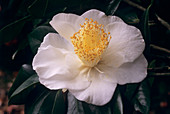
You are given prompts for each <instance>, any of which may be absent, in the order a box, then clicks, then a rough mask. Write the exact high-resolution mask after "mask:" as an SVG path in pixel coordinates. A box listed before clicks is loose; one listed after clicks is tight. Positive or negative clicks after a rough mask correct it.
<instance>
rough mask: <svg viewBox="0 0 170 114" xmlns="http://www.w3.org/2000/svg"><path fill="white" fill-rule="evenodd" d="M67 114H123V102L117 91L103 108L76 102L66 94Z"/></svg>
mask: <svg viewBox="0 0 170 114" xmlns="http://www.w3.org/2000/svg"><path fill="white" fill-rule="evenodd" d="M67 113H69V114H94V113H96V114H123V102H122V98H121V94H120V91H119V89H118V88H117V90H116V91H115V93H114V96H113V98H112V100H111V101H110V102H109V103H108V104H106V105H104V106H96V105H92V104H88V103H85V102H82V101H79V100H77V99H76V98H75V97H74V96H73V95H72V94H71V93H68V112H67Z"/></svg>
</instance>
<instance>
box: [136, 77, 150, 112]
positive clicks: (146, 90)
mask: <svg viewBox="0 0 170 114" xmlns="http://www.w3.org/2000/svg"><path fill="white" fill-rule="evenodd" d="M151 86H152V81H150V79H148V78H147V79H145V80H144V81H142V82H141V84H140V86H139V88H138V91H137V92H136V95H135V96H134V98H133V103H134V108H135V110H136V111H139V112H141V113H143V114H148V113H149V109H150V91H151Z"/></svg>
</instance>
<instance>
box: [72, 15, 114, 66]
mask: <svg viewBox="0 0 170 114" xmlns="http://www.w3.org/2000/svg"><path fill="white" fill-rule="evenodd" d="M85 20H86V21H85V22H84V24H83V25H80V26H81V28H80V30H79V31H78V32H76V33H75V34H74V35H73V36H72V37H71V40H72V43H73V45H74V51H75V54H77V55H78V57H79V58H80V59H81V61H82V62H83V63H84V64H85V65H87V66H90V67H93V66H95V65H96V64H97V63H98V62H99V60H100V59H101V55H102V53H103V52H104V50H105V49H106V48H107V46H108V44H109V41H110V39H111V36H110V32H108V33H105V32H104V29H103V27H104V25H102V24H100V25H99V24H98V22H97V21H93V19H90V20H89V19H87V18H86V19H85ZM109 36H110V37H109Z"/></svg>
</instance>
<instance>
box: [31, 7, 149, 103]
mask: <svg viewBox="0 0 170 114" xmlns="http://www.w3.org/2000/svg"><path fill="white" fill-rule="evenodd" d="M86 18H87V19H86ZM50 24H51V26H52V27H53V28H54V29H55V30H56V31H57V32H58V33H59V34H56V33H49V34H47V35H46V36H45V37H44V41H43V42H42V44H41V46H40V47H39V49H38V53H37V54H36V55H35V57H34V59H33V69H34V70H35V71H36V72H37V74H38V76H39V80H40V83H42V84H43V85H45V86H46V87H47V88H49V89H51V90H56V89H65V88H66V89H68V90H69V91H70V92H71V93H72V94H73V95H74V96H75V97H76V98H77V99H79V100H81V101H85V102H87V103H91V104H94V105H104V104H106V103H108V102H109V101H110V100H111V98H112V96H113V93H114V91H115V88H116V86H117V84H120V85H122V84H126V83H136V82H140V81H142V80H143V79H144V78H145V77H146V75H147V61H146V59H145V57H144V56H143V54H142V52H143V50H144V47H145V43H144V40H143V38H142V35H141V32H140V31H139V30H138V29H137V28H135V27H133V26H129V25H127V24H125V23H124V22H123V21H122V20H121V19H120V18H119V17H116V16H106V15H105V14H104V13H103V12H101V11H98V10H95V9H92V10H89V11H87V12H85V13H84V14H82V15H81V16H78V15H75V14H65V13H60V14H57V15H55V16H54V17H53V19H52V21H51V22H50ZM80 24H81V25H80ZM100 24H101V25H100Z"/></svg>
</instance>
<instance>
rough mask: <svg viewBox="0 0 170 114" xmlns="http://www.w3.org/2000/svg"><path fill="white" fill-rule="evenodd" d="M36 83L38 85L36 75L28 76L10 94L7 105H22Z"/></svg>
mask: <svg viewBox="0 0 170 114" xmlns="http://www.w3.org/2000/svg"><path fill="white" fill-rule="evenodd" d="M37 83H39V80H38V76H37V75H36V74H34V75H32V76H30V77H29V78H28V79H27V80H26V81H24V82H23V83H22V84H21V85H20V86H19V87H18V88H17V89H16V90H15V91H14V92H13V93H12V95H11V96H10V98H9V104H24V103H25V102H26V99H27V97H28V95H29V93H30V92H31V91H32V90H33V88H35V84H37Z"/></svg>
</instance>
